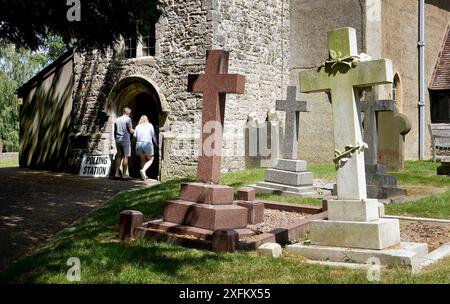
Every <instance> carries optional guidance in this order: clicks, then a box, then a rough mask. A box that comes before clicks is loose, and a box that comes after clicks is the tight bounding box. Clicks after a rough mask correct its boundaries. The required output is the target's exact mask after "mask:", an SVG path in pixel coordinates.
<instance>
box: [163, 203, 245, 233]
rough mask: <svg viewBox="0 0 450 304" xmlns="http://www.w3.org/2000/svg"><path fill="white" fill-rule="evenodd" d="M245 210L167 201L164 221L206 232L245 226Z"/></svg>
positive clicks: (228, 206) (234, 207) (231, 206)
mask: <svg viewBox="0 0 450 304" xmlns="http://www.w3.org/2000/svg"><path fill="white" fill-rule="evenodd" d="M247 213H248V211H247V208H244V207H240V206H235V205H207V204H198V203H195V202H188V201H183V200H176V201H167V202H166V204H165V206H164V221H165V222H171V223H176V224H180V225H186V226H193V227H198V228H203V229H208V230H218V229H237V228H245V227H246V226H247V218H248V214H247Z"/></svg>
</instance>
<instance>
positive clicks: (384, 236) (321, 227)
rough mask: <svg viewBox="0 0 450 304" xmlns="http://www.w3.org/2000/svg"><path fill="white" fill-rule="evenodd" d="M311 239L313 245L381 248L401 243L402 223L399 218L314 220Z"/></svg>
mask: <svg viewBox="0 0 450 304" xmlns="http://www.w3.org/2000/svg"><path fill="white" fill-rule="evenodd" d="M328 208H329V206H328ZM328 211H329V209H328ZM377 212H378V209H377ZM310 240H311V243H312V244H313V245H320V246H336V247H349V248H361V249H377V250H381V249H386V248H388V247H391V246H398V245H399V244H400V223H399V220H397V219H379V220H376V221H372V222H357V221H331V220H328V221H313V222H312V223H311V232H310Z"/></svg>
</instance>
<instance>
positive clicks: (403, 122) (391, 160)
mask: <svg viewBox="0 0 450 304" xmlns="http://www.w3.org/2000/svg"><path fill="white" fill-rule="evenodd" d="M378 122H379V126H378V139H379V140H378V163H379V164H382V165H385V166H386V168H387V170H388V171H392V172H398V171H403V170H404V163H405V149H404V145H405V136H406V135H407V134H408V133H409V132H410V131H411V121H410V120H409V119H408V117H407V116H406V115H404V114H402V113H398V112H396V113H390V112H385V113H380V114H379V115H378Z"/></svg>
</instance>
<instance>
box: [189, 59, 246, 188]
mask: <svg viewBox="0 0 450 304" xmlns="http://www.w3.org/2000/svg"><path fill="white" fill-rule="evenodd" d="M228 59H229V53H228V52H225V51H208V54H207V56H206V68H205V74H202V75H189V77H188V92H194V93H203V105H202V127H201V128H202V130H201V132H202V135H201V142H200V155H199V159H198V165H197V180H198V181H199V182H204V183H215V184H218V183H219V179H220V167H221V163H222V143H223V125H224V118H225V100H226V93H236V94H244V91H245V76H242V75H231V74H228ZM219 129H220V130H219ZM212 130H214V131H212ZM209 132H212V133H209ZM208 143H211V144H210V145H208Z"/></svg>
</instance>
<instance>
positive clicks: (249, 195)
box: [236, 187, 256, 202]
mask: <svg viewBox="0 0 450 304" xmlns="http://www.w3.org/2000/svg"><path fill="white" fill-rule="evenodd" d="M236 199H237V200H238V201H245V202H251V201H254V200H255V199H256V191H255V189H253V188H251V187H245V188H241V189H239V190H238V193H237V197H236Z"/></svg>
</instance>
